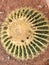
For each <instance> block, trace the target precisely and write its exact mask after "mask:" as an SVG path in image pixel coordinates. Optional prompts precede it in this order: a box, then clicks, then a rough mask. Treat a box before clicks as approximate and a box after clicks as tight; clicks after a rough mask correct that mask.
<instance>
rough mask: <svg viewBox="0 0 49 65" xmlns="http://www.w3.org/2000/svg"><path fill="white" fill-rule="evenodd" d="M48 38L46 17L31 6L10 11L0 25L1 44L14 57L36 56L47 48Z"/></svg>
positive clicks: (29, 57) (24, 58) (26, 57)
mask: <svg viewBox="0 0 49 65" xmlns="http://www.w3.org/2000/svg"><path fill="white" fill-rule="evenodd" d="M48 40H49V24H48V19H47V18H46V17H45V16H44V14H43V13H41V12H40V11H38V10H36V9H33V8H19V9H16V10H14V11H12V12H11V13H10V14H9V15H8V16H7V17H6V19H5V21H4V22H3V24H2V25H1V42H2V45H3V47H4V49H5V50H6V51H7V53H8V54H10V55H11V56H13V57H14V58H16V59H21V60H27V59H31V58H32V59H33V58H34V57H37V56H38V55H39V54H40V53H42V52H44V51H45V49H46V48H47V46H48V43H49V41H48Z"/></svg>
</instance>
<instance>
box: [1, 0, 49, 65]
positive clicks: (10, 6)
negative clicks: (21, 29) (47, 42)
mask: <svg viewBox="0 0 49 65" xmlns="http://www.w3.org/2000/svg"><path fill="white" fill-rule="evenodd" d="M20 7H32V8H36V9H38V10H40V11H42V12H43V13H44V14H45V16H46V17H47V18H48V19H49V9H48V6H47V4H46V2H45V0H0V26H1V23H2V22H4V19H5V17H6V16H7V14H8V13H10V12H11V11H12V10H15V9H16V8H20ZM1 12H2V13H1ZM0 65H49V47H47V49H46V50H45V52H44V53H42V54H41V55H39V56H38V57H36V58H34V59H33V60H32V59H31V60H27V61H21V60H16V59H14V58H13V57H11V56H10V55H8V54H7V53H6V51H5V50H4V48H3V47H2V45H1V40H0Z"/></svg>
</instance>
